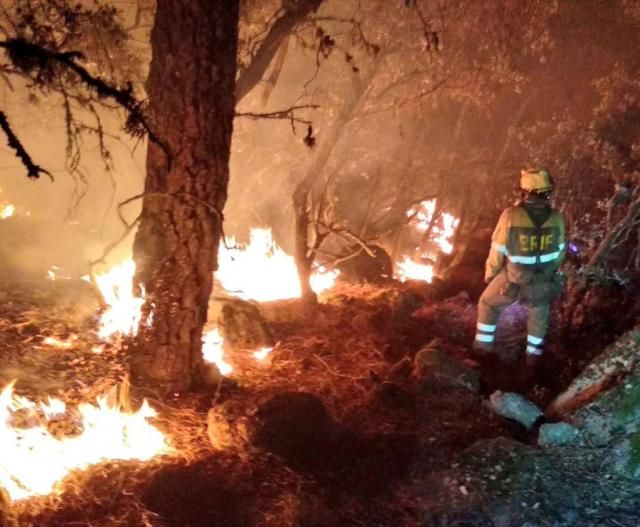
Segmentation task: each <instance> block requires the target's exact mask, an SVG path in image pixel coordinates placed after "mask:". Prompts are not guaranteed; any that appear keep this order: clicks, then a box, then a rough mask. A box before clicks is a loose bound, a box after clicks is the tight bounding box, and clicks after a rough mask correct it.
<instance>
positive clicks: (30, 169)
mask: <svg viewBox="0 0 640 527" xmlns="http://www.w3.org/2000/svg"><path fill="white" fill-rule="evenodd" d="M0 128H2V131H3V132H4V133H5V134H6V136H7V144H8V145H9V148H12V149H13V150H15V152H16V156H17V157H18V159H20V161H21V162H22V164H23V165H24V166H25V168H26V169H27V176H28V177H30V178H32V179H39V178H40V174H46V175H47V176H49V178H50V179H51V181H53V176H52V175H51V173H50V172H48V171H47V170H45V169H44V168H42V167H40V166H39V165H36V164H35V163H34V162H33V160H32V159H31V156H30V155H29V154H28V152H27V151H26V149H25V148H24V146H22V143H21V142H20V139H18V136H16V134H15V133H14V132H13V130H12V129H11V125H10V124H9V120H8V119H7V116H6V115H5V113H4V112H2V111H0Z"/></svg>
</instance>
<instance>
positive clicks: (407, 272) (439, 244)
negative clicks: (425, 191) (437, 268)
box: [395, 198, 460, 283]
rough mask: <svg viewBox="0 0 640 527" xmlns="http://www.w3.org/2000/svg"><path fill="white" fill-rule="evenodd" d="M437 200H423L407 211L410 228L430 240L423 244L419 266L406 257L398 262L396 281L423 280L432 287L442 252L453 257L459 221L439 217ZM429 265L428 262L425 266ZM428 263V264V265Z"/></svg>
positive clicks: (442, 216) (446, 214) (416, 262)
mask: <svg viewBox="0 0 640 527" xmlns="http://www.w3.org/2000/svg"><path fill="white" fill-rule="evenodd" d="M436 205H437V200H436V199H435V198H434V199H430V200H424V201H421V202H420V203H418V204H417V205H414V206H413V207H411V208H410V209H409V210H408V211H407V217H409V224H410V225H411V226H413V228H414V229H415V230H416V231H417V232H418V233H420V234H421V235H423V236H424V234H425V233H427V232H428V231H429V229H431V230H430V231H429V239H428V240H423V241H422V243H421V245H420V247H419V248H420V260H422V261H420V262H418V261H415V260H412V259H411V258H410V257H408V256H404V257H403V258H402V260H400V261H399V262H396V265H395V274H396V277H397V278H398V279H399V280H400V281H402V282H404V281H406V280H424V281H425V282H429V283H431V282H432V281H433V277H434V273H435V272H434V269H433V263H430V262H434V261H435V260H436V258H437V256H438V253H439V252H442V253H444V254H451V252H452V251H453V243H452V242H451V239H452V238H453V236H454V234H455V232H456V229H457V228H458V225H459V224H460V219H459V218H456V217H455V216H454V215H453V214H450V213H448V212H442V213H438V214H437V216H436ZM425 261H426V262H425ZM427 262H429V263H427Z"/></svg>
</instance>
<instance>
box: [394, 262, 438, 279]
mask: <svg viewBox="0 0 640 527" xmlns="http://www.w3.org/2000/svg"><path fill="white" fill-rule="evenodd" d="M396 276H397V277H398V280H400V281H401V282H406V281H407V280H423V281H424V282H428V283H431V282H432V281H433V265H431V264H422V263H417V262H414V261H413V260H412V259H411V258H409V257H408V256H404V257H403V258H402V260H401V261H399V262H396Z"/></svg>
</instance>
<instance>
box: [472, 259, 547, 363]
mask: <svg viewBox="0 0 640 527" xmlns="http://www.w3.org/2000/svg"><path fill="white" fill-rule="evenodd" d="M549 289H550V287H549V284H548V283H547V280H546V279H545V280H543V279H540V280H533V281H532V283H530V284H524V285H518V284H515V283H511V282H509V278H508V275H507V272H506V270H505V269H503V270H502V271H501V272H499V273H498V274H497V275H496V277H495V278H494V279H493V280H491V282H490V283H489V285H488V286H487V287H486V289H485V290H484V292H483V293H482V295H481V296H480V300H479V301H478V320H477V324H476V336H475V341H474V348H479V349H483V350H486V351H491V350H492V349H493V344H494V341H495V336H496V328H497V324H498V319H499V318H500V313H502V311H503V310H504V309H505V308H506V307H507V306H510V305H511V304H513V303H514V302H517V301H518V300H521V301H523V302H526V304H527V305H528V317H527V333H528V335H527V348H526V350H527V353H529V354H531V355H542V353H543V346H544V339H545V336H546V334H547V329H548V327H549V315H550V313H551V302H552V301H553V296H550V295H548V294H545V293H546V291H548V290H549ZM538 292H542V293H543V294H537V293H538Z"/></svg>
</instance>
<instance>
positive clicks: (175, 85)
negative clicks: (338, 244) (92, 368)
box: [130, 0, 239, 393]
mask: <svg viewBox="0 0 640 527" xmlns="http://www.w3.org/2000/svg"><path fill="white" fill-rule="evenodd" d="M238 4H239V0H158V2H157V11H156V17H155V22H154V28H153V32H152V34H151V43H152V51H153V59H152V61H151V69H150V72H149V79H148V86H147V89H148V94H149V109H148V114H149V117H150V119H151V122H152V126H153V129H154V134H155V135H156V136H157V137H159V138H160V139H161V141H162V144H158V143H156V142H152V141H150V142H149V147H148V152H147V177H146V180H145V195H144V200H143V208H142V215H141V218H140V225H139V228H138V232H137V234H136V238H135V241H134V247H133V250H134V259H135V261H136V265H137V269H136V280H135V281H136V284H139V285H140V286H141V289H142V288H144V291H145V304H144V306H143V320H145V321H146V322H143V324H141V327H140V330H139V333H138V335H137V336H136V337H135V338H134V340H133V342H132V343H131V349H130V351H131V353H130V357H131V374H132V377H133V380H134V382H135V383H136V384H138V385H142V386H144V387H147V388H151V389H154V390H155V391H157V392H158V393H169V392H174V391H183V390H187V389H189V388H190V387H191V386H192V383H193V381H194V379H195V374H196V372H197V371H198V368H199V366H200V364H201V363H202V342H201V340H202V330H203V326H204V324H205V322H206V319H207V304H208V301H209V297H210V295H211V290H212V282H213V271H214V270H215V268H216V263H217V252H218V244H219V241H220V235H221V222H222V213H221V211H222V209H223V207H224V204H225V201H226V197H227V184H228V180H229V156H230V148H231V135H232V128H233V116H234V106H235V95H234V93H235V75H236V53H237V41H238Z"/></svg>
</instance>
